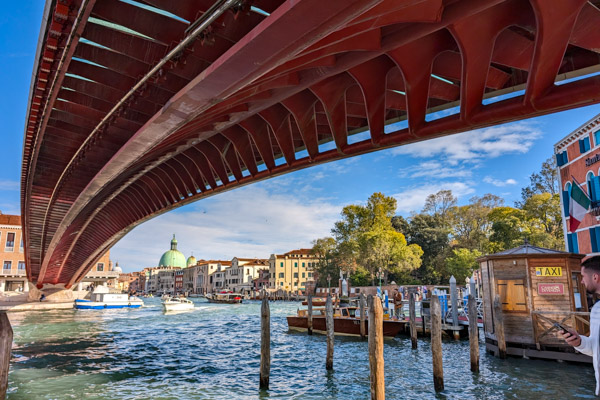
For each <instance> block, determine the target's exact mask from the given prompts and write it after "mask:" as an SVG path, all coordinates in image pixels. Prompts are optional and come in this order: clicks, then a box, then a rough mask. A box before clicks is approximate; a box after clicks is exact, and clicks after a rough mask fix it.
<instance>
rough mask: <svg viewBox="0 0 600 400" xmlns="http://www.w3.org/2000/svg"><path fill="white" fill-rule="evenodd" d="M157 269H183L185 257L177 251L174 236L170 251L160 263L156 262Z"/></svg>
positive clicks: (163, 256)
mask: <svg viewBox="0 0 600 400" xmlns="http://www.w3.org/2000/svg"><path fill="white" fill-rule="evenodd" d="M158 266H159V267H161V266H162V267H179V268H185V267H186V262H185V256H184V255H183V253H182V252H180V251H179V250H177V239H175V235H173V240H171V250H169V251H167V252H165V253H164V254H163V255H162V257H161V258H160V261H159V262H158Z"/></svg>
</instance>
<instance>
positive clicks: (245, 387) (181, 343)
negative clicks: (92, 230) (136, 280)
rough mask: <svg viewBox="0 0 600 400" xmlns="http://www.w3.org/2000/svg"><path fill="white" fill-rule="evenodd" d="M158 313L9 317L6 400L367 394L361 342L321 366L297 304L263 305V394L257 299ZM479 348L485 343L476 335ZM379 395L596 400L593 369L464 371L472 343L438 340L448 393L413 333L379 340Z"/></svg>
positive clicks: (492, 363) (341, 342)
mask: <svg viewBox="0 0 600 400" xmlns="http://www.w3.org/2000/svg"><path fill="white" fill-rule="evenodd" d="M194 301H195V303H196V309H195V310H194V311H191V312H186V313H177V314H164V313H163V312H162V309H161V307H160V302H159V300H158V299H145V302H146V305H147V307H144V308H143V309H141V310H78V311H75V310H72V311H71V310H68V311H64V310H61V311H49V312H26V313H13V314H9V318H10V320H11V323H12V324H13V329H14V341H15V343H14V348H13V357H12V360H11V371H10V375H9V392H8V396H7V398H8V399H27V400H30V399H80V398H85V399H308V400H312V399H340V400H342V399H343V400H347V399H361V400H362V399H366V398H369V397H370V395H369V393H370V392H369V388H370V386H369V361H368V354H367V341H366V340H361V339H360V338H350V337H336V340H335V356H334V370H333V371H326V370H325V353H326V346H327V345H326V341H325V336H322V335H313V336H308V335H306V334H304V333H292V332H288V329H287V323H286V320H285V316H286V315H288V314H292V313H295V312H296V309H297V307H298V304H297V303H271V342H272V344H271V357H272V359H271V376H270V390H268V391H264V390H263V391H260V390H259V389H258V372H259V364H260V319H259V315H260V303H258V302H250V303H247V304H242V305H221V304H208V303H206V302H204V301H203V300H202V299H194ZM481 347H482V348H483V343H481ZM384 351H385V370H386V374H385V380H386V381H385V383H386V398H389V399H403V398H425V399H429V398H431V399H434V398H440V399H456V398H461V399H505V398H515V399H539V398H540V397H544V398H575V397H576V398H594V395H593V389H594V387H595V379H594V371H593V368H592V367H591V366H588V365H579V364H570V363H559V362H555V361H540V360H525V359H519V358H510V359H507V360H499V359H496V358H494V357H492V356H490V355H487V354H485V353H483V352H482V354H481V360H480V370H481V371H480V373H479V374H472V373H471V372H470V369H469V368H470V364H469V345H468V341H461V342H455V341H453V340H447V341H444V343H443V351H444V381H445V390H444V391H443V392H441V393H439V394H436V393H435V392H434V390H433V377H432V371H431V349H430V346H429V341H428V340H423V339H419V348H418V350H416V351H413V350H412V349H411V344H410V338H408V337H397V338H395V339H393V340H386V341H385V342H384Z"/></svg>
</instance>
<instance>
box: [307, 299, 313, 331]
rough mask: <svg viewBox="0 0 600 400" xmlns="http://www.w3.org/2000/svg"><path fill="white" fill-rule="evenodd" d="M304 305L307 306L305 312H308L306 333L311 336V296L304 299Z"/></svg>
mask: <svg viewBox="0 0 600 400" xmlns="http://www.w3.org/2000/svg"><path fill="white" fill-rule="evenodd" d="M306 303H307V305H308V310H307V312H308V316H307V317H308V321H307V322H308V330H307V331H308V334H309V335H312V333H313V332H312V330H313V316H312V294H309V295H308V296H307V297H306Z"/></svg>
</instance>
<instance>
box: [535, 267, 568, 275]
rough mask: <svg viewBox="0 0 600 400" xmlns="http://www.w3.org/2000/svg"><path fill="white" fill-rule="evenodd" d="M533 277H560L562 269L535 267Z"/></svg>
mask: <svg viewBox="0 0 600 400" xmlns="http://www.w3.org/2000/svg"><path fill="white" fill-rule="evenodd" d="M535 276H562V267H536V268H535Z"/></svg>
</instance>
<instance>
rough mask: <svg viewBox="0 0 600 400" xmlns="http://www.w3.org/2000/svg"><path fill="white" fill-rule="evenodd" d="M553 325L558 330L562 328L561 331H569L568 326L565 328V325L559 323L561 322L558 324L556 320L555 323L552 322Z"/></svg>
mask: <svg viewBox="0 0 600 400" xmlns="http://www.w3.org/2000/svg"><path fill="white" fill-rule="evenodd" d="M554 327H555V328H556V329H560V330H562V331H563V332H565V333H567V332H569V328H567V327H566V326H564V325H561V324H559V323H558V322H555V323H554Z"/></svg>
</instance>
